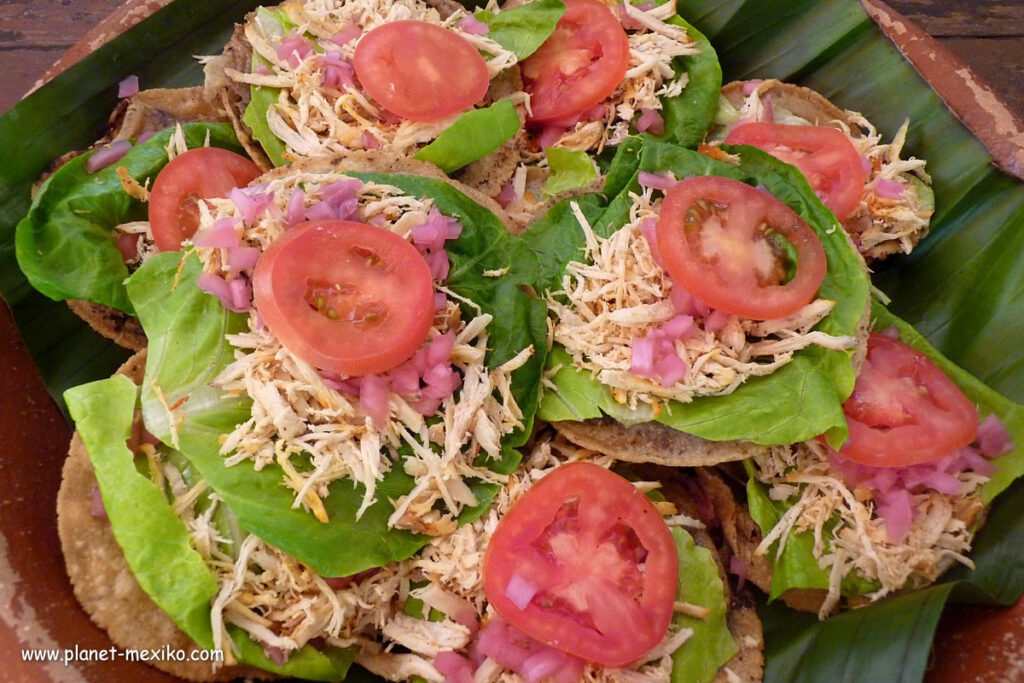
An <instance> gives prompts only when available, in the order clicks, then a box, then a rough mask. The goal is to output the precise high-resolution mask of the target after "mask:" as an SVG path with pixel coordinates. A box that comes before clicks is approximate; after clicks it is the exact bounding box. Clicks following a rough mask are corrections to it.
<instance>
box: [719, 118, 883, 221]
mask: <svg viewBox="0 0 1024 683" xmlns="http://www.w3.org/2000/svg"><path fill="white" fill-rule="evenodd" d="M725 142H726V144H730V145H753V146H754V147H757V148H759V149H762V150H764V151H765V152H768V153H769V154H771V155H772V156H774V157H776V158H778V159H781V160H782V161H785V162H786V163H787V164H793V165H794V166H796V167H797V168H799V169H800V172H801V173H803V174H804V176H805V177H806V178H807V182H808V183H810V186H811V188H812V189H813V190H814V192H815V194H817V195H818V197H819V198H820V199H821V201H822V203H823V204H825V206H827V207H828V208H829V209H831V211H832V213H834V214H835V215H836V219H838V220H839V221H840V222H842V221H844V220H846V217H847V216H849V215H850V214H851V213H852V212H853V210H854V209H856V208H857V205H858V204H860V199H861V197H862V196H863V195H864V183H865V182H867V171H865V170H864V162H863V160H862V159H861V155H860V153H859V152H858V151H857V149H856V148H855V147H854V146H853V143H852V142H850V138H848V137H847V136H846V134H845V133H843V132H842V131H841V130H839V129H838V128H832V127H831V126H790V125H784V124H781V123H768V122H754V123H745V124H743V125H742V126H737V127H736V128H733V129H732V131H730V133H729V135H728V136H726V138H725Z"/></svg>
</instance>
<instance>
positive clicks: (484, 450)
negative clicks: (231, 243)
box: [197, 172, 532, 535]
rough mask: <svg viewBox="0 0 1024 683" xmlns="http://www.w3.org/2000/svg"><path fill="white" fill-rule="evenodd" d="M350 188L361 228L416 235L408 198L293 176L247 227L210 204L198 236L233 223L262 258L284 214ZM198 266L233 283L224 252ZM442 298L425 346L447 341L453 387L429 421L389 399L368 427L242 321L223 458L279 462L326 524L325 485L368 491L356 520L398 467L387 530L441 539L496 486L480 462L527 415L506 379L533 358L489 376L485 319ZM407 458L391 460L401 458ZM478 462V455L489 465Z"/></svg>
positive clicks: (228, 206)
mask: <svg viewBox="0 0 1024 683" xmlns="http://www.w3.org/2000/svg"><path fill="white" fill-rule="evenodd" d="M345 181H348V182H355V184H356V185H358V186H359V189H358V191H355V196H356V200H357V203H358V208H357V212H358V219H359V220H362V221H365V222H368V223H372V224H375V225H378V226H380V227H381V228H382V229H389V230H392V231H394V232H396V233H398V234H401V235H403V236H405V237H406V238H408V237H409V236H410V234H411V231H412V229H413V228H414V227H416V226H418V225H420V224H422V223H423V222H424V221H425V220H426V219H427V216H428V215H429V213H430V211H431V208H432V204H431V201H430V200H429V199H420V198H416V197H410V196H407V195H405V194H404V193H402V191H401V190H399V189H398V188H396V187H392V186H388V185H380V184H377V183H359V182H358V181H352V179H350V178H346V177H345V176H341V175H338V174H330V173H326V174H316V173H300V172H296V173H292V174H290V175H288V176H287V177H284V178H278V179H275V180H272V181H270V182H269V183H267V184H266V185H265V186H264V187H263V188H262V192H263V193H264V197H268V198H269V201H270V202H271V203H270V204H269V205H268V208H266V209H265V210H264V211H263V212H262V213H261V214H260V216H259V218H258V219H256V220H254V221H251V224H250V225H246V224H245V223H244V221H242V220H236V219H240V218H241V212H240V210H239V208H238V207H237V206H236V204H235V202H234V201H232V200H228V199H221V200H212V201H211V206H209V207H203V208H202V209H201V212H200V213H201V215H200V227H201V228H207V227H209V226H212V225H214V224H216V223H217V221H219V220H222V219H230V220H233V221H235V223H236V225H237V226H238V227H237V228H236V230H238V231H239V233H240V234H239V237H240V239H241V240H242V241H243V243H245V244H248V245H250V246H253V247H256V248H258V249H259V250H260V251H262V250H264V249H266V248H267V247H268V246H269V245H270V244H271V243H273V241H274V240H275V239H277V237H279V236H280V235H281V234H283V232H284V230H285V229H286V227H287V226H286V223H285V221H284V220H283V217H284V216H286V215H287V213H288V211H289V206H291V207H292V209H293V210H294V209H295V204H292V202H293V201H297V200H301V201H302V202H304V206H311V205H313V203H315V202H318V201H319V198H318V192H319V191H320V190H321V189H322V188H324V187H327V186H329V185H332V184H336V183H339V182H345ZM197 251H198V252H199V254H200V257H201V258H202V259H203V261H204V264H205V265H204V267H205V268H206V269H207V270H208V271H211V272H214V273H218V274H227V275H228V276H231V271H230V269H229V268H228V265H227V261H228V259H227V258H225V256H224V254H223V253H222V252H223V250H222V249H218V248H198V249H197ZM436 287H437V290H436V291H437V292H438V293H439V294H445V301H446V303H445V306H444V308H442V309H440V310H438V311H437V312H436V313H435V317H434V323H433V326H432V328H431V330H430V332H429V336H428V341H427V343H429V341H430V340H432V339H434V338H437V337H439V336H442V335H445V334H450V335H452V336H453V337H454V339H455V344H454V348H453V350H452V352H451V354H450V358H449V360H450V361H451V364H452V367H453V368H455V369H456V371H457V372H458V374H459V376H460V378H461V386H460V388H459V389H457V390H456V391H455V392H454V393H453V394H452V395H450V396H448V397H446V398H444V399H443V400H442V402H441V405H440V407H439V409H438V410H437V412H436V413H435V414H434V415H423V414H421V413H420V412H419V410H417V409H416V407H415V406H414V405H412V404H411V400H412V399H411V398H410V397H409V396H408V395H400V394H397V393H390V394H389V396H388V408H387V419H386V420H385V421H384V424H376V422H375V421H374V420H372V419H371V418H370V417H369V416H368V415H367V414H366V412H365V411H364V410H363V409H362V408H361V407H360V403H359V400H358V397H357V395H356V393H353V392H354V391H355V390H351V389H349V390H345V386H344V384H343V382H344V380H345V379H346V378H334V377H330V376H328V375H325V374H323V373H320V372H318V371H317V370H316V369H315V368H313V367H312V366H310V365H309V364H308V363H306V362H304V361H303V360H301V359H300V358H298V357H296V356H295V355H293V354H292V353H290V352H289V351H288V349H287V348H285V347H284V346H283V345H282V344H281V342H280V341H279V340H278V339H277V338H276V337H275V336H274V334H273V333H272V332H271V331H270V329H268V328H267V327H265V326H263V325H262V324H261V322H260V317H259V313H258V311H255V310H254V311H252V312H251V313H250V315H249V329H248V330H247V331H245V332H242V333H240V334H234V335H229V336H228V341H229V343H230V344H231V345H232V346H234V347H235V349H236V354H235V360H234V361H233V362H232V363H230V364H229V365H228V366H227V367H226V368H225V369H224V370H223V371H222V372H221V374H220V375H219V376H218V377H217V378H216V379H215V380H214V385H215V386H217V387H220V388H221V389H223V390H224V391H226V392H228V393H229V394H234V395H245V396H248V397H250V398H251V399H252V401H253V403H252V409H251V416H250V418H249V419H248V420H246V421H245V422H243V423H242V424H240V425H238V426H237V427H236V428H235V430H234V431H233V432H231V433H230V434H228V435H226V436H225V437H223V439H222V444H221V453H222V454H223V455H224V456H225V457H226V462H227V463H228V464H229V465H236V464H238V463H240V462H242V461H251V462H252V463H253V465H254V466H255V467H256V468H257V469H262V468H264V467H266V466H267V465H269V464H277V465H279V466H280V467H281V468H282V469H283V470H284V482H283V483H284V484H285V485H286V486H288V487H289V488H290V489H291V490H292V491H294V492H295V503H294V506H295V507H300V506H301V507H304V508H306V509H308V510H310V511H311V512H312V513H313V514H314V515H316V516H317V518H318V519H320V520H321V521H324V522H326V521H328V519H327V513H326V511H325V508H324V506H323V503H322V500H323V499H324V498H325V497H327V495H328V494H329V487H330V485H331V484H332V483H333V482H335V481H338V480H340V479H347V480H350V481H354V482H357V483H359V484H361V485H362V486H363V487H364V489H363V490H364V495H363V500H362V505H361V507H360V509H359V511H358V514H360V515H361V514H362V513H363V512H364V511H365V510H366V509H367V508H368V507H369V506H370V505H372V504H373V503H374V502H375V501H376V499H377V498H376V488H377V482H378V481H379V480H380V479H381V478H383V477H384V475H385V474H386V473H387V472H388V471H389V470H390V468H391V467H393V466H394V465H395V463H401V466H402V467H403V468H404V470H405V472H406V473H407V474H409V475H410V476H412V477H413V478H414V479H415V482H416V483H415V487H414V489H413V491H412V492H411V493H410V494H408V495H407V496H403V497H402V498H399V499H398V500H396V501H392V502H393V504H394V507H395V512H394V514H393V515H392V517H391V524H392V526H395V527H400V528H406V529H413V530H416V531H419V532H422V533H428V534H431V535H439V534H443V533H449V532H450V531H451V530H452V529H453V528H454V526H455V518H456V517H457V516H458V514H459V512H460V511H461V510H462V509H463V508H464V507H466V506H473V505H476V503H477V500H476V498H475V496H474V495H473V493H472V491H471V490H470V488H469V487H468V486H467V484H466V483H465V481H466V480H467V479H478V480H481V481H485V482H496V483H501V482H502V481H503V480H504V476H503V475H500V474H497V473H495V472H492V471H491V470H490V469H488V468H487V467H486V462H494V461H496V460H498V459H500V458H501V439H502V437H504V436H505V435H508V434H510V433H511V432H513V431H514V430H516V429H520V428H522V426H523V421H522V418H523V415H522V412H521V411H520V409H519V407H518V405H516V402H515V400H514V398H513V397H512V391H511V384H510V379H509V378H510V375H511V373H512V372H513V371H515V370H516V369H518V368H519V367H521V366H522V365H523V364H524V363H525V362H527V361H528V360H529V358H530V356H531V355H532V349H531V348H527V349H524V350H523V351H522V352H521V353H520V354H518V355H517V356H515V357H514V358H512V359H510V360H508V361H507V362H506V363H505V364H503V365H502V366H500V367H497V368H491V369H487V368H485V366H484V364H483V363H484V357H485V354H486V352H487V346H488V338H489V337H488V333H487V327H488V325H489V323H490V322H491V316H490V315H487V314H484V313H482V312H480V311H479V308H477V309H476V310H477V314H476V315H475V316H474V317H472V318H470V319H468V320H466V319H464V318H463V314H462V310H463V308H462V307H460V304H462V305H463V306H465V307H469V308H474V307H476V305H475V304H473V302H471V301H469V300H465V299H461V300H460V299H459V298H457V297H456V296H455V295H454V293H452V292H450V291H448V290H446V289H444V288H443V287H441V286H440V285H437V286H436ZM400 450H402V451H408V454H407V455H405V456H403V457H399V451H400ZM478 455H484V456H486V457H485V458H484V461H485V464H480V463H479V462H478V458H477V456H478Z"/></svg>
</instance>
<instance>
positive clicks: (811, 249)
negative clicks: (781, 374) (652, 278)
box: [656, 176, 828, 320]
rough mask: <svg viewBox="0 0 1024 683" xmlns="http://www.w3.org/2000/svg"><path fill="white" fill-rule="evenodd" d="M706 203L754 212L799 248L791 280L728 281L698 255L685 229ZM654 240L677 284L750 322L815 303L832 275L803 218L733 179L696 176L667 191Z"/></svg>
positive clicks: (780, 314)
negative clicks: (771, 282) (698, 206)
mask: <svg viewBox="0 0 1024 683" xmlns="http://www.w3.org/2000/svg"><path fill="white" fill-rule="evenodd" d="M702 199H703V200H709V201H711V202H714V203H718V204H725V205H726V206H727V207H729V206H731V205H732V204H733V203H737V204H738V203H739V202H743V204H744V205H746V206H749V207H752V208H753V209H754V211H755V212H757V219H758V221H761V222H765V223H768V224H769V225H770V226H771V227H772V228H774V229H776V230H777V231H778V232H780V233H781V234H782V236H783V237H784V238H785V239H787V240H788V241H789V243H790V244H792V245H793V247H795V248H796V250H797V256H798V264H797V271H796V274H795V275H794V276H793V278H792V279H790V280H789V281H788V282H785V283H784V284H776V285H758V284H756V283H753V282H751V281H749V280H748V281H732V280H727V279H724V278H723V275H722V274H721V273H720V272H719V269H717V268H715V267H714V265H713V264H710V263H707V262H706V261H704V260H702V259H701V258H700V256H699V255H698V254H695V253H694V252H693V251H692V250H691V249H690V244H689V239H688V238H687V237H686V235H685V228H684V227H682V226H683V225H684V221H685V217H686V215H687V212H688V211H689V210H690V208H691V207H692V206H693V205H694V203H695V202H697V201H700V200H702ZM744 208H745V207H744ZM751 215H752V216H753V215H754V214H751ZM656 240H657V246H658V251H659V252H660V254H661V257H662V259H663V261H664V262H665V269H666V271H667V272H668V274H669V275H670V276H671V277H672V279H673V280H674V281H675V282H676V283H677V284H678V285H680V286H682V287H683V288H684V289H686V290H687V291H688V292H689V293H690V294H692V295H694V296H696V297H697V298H699V299H700V300H702V301H704V302H705V303H707V304H708V305H709V306H711V307H712V308H715V309H718V310H721V311H723V312H725V313H729V314H732V315H737V316H740V317H744V318H749V319H752V320H772V319H777V318H783V317H786V316H788V315H792V314H794V313H796V312H797V311H799V310H800V309H801V308H803V306H805V305H806V304H808V303H809V302H810V301H812V300H813V299H814V296H815V294H816V293H817V291H818V288H819V287H820V286H821V283H822V282H823V281H824V279H825V275H826V273H827V271H828V260H827V257H826V254H825V250H824V247H823V246H822V244H821V240H820V239H818V236H817V234H816V233H815V232H814V230H813V229H812V228H811V227H810V226H809V225H808V224H807V222H806V221H804V220H803V218H801V217H800V216H799V215H798V214H797V213H796V212H795V211H793V210H792V209H790V208H789V207H788V206H786V205H785V204H784V203H783V202H782V201H781V200H779V199H777V198H776V197H774V196H772V195H770V194H768V193H767V192H764V191H761V190H758V189H755V188H753V187H751V186H750V185H747V184H746V183H743V182H741V181H739V180H734V179H732V178H725V177H720V176H692V177H690V178H686V179H684V180H681V181H679V182H678V183H676V184H675V185H674V186H673V187H672V188H670V189H669V190H667V191H666V194H665V199H664V200H663V202H662V205H661V212H660V215H659V217H658V224H657V229H656Z"/></svg>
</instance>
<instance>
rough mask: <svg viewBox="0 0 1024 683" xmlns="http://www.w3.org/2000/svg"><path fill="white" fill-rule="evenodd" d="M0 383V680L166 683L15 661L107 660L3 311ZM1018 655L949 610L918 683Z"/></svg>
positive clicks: (991, 106) (27, 370) (988, 617)
mask: <svg viewBox="0 0 1024 683" xmlns="http://www.w3.org/2000/svg"><path fill="white" fill-rule="evenodd" d="M167 2H168V0H131V1H129V2H127V3H125V4H124V5H123V6H121V7H118V8H117V9H116V10H115V11H114V12H113V14H111V15H109V16H108V17H106V18H105V19H104V20H103V21H102V22H101V23H100V24H99V25H98V26H96V27H95V28H94V29H92V30H91V31H90V32H89V33H88V35H86V36H85V38H83V39H82V40H81V42H79V43H78V44H77V45H76V46H75V47H74V48H73V49H72V50H71V51H70V52H68V53H67V54H66V55H64V56H63V57H62V58H61V59H60V60H59V61H58V62H57V63H56V64H55V65H54V67H53V68H52V69H51V71H50V74H52V73H56V71H59V70H60V69H62V68H65V67H66V66H68V65H70V64H73V63H74V62H75V61H76V60H77V59H79V58H81V57H82V56H84V55H85V54H87V53H88V52H89V51H91V50H93V49H96V48H97V47H98V46H99V45H101V44H102V42H103V41H104V40H106V39H107V38H109V37H110V36H112V35H116V34H117V33H119V32H121V31H124V30H126V29H127V28H128V27H130V26H131V25H133V24H134V23H135V22H136V21H138V20H139V19H140V18H142V17H144V16H147V15H148V14H149V13H151V12H152V11H154V10H155V9H158V8H159V7H160V6H162V5H164V4H167ZM904 4H908V3H904ZM910 4H915V3H910ZM935 4H938V3H935ZM997 4H999V3H997ZM1002 4H1006V3H1002ZM866 6H867V7H868V9H869V12H870V13H871V14H872V16H873V18H874V19H875V20H876V22H877V23H878V24H879V26H880V27H881V28H882V29H883V31H885V32H886V33H887V34H888V35H890V37H893V38H894V40H895V41H896V42H897V44H898V45H899V46H900V47H901V49H902V50H903V51H904V53H905V54H906V56H907V57H908V59H909V60H910V61H911V62H912V63H914V64H915V66H917V68H918V69H919V70H920V71H921V72H922V75H923V76H924V77H925V78H926V79H927V80H928V81H929V82H931V83H932V84H933V86H934V87H936V89H937V90H938V91H939V93H940V94H941V95H942V96H943V97H944V98H945V99H946V101H947V104H949V105H950V107H951V108H952V109H953V111H954V113H956V114H957V115H958V116H959V117H960V118H961V119H962V120H963V121H964V122H965V123H966V124H967V125H968V126H969V127H970V128H971V129H972V130H973V131H974V132H975V134H976V135H978V137H979V139H980V140H981V141H982V142H983V143H985V144H986V145H987V146H988V147H989V148H990V151H991V152H992V154H993V157H994V158H995V159H996V160H997V162H998V163H999V165H1000V166H1001V167H1002V168H1003V169H1005V170H1007V171H1008V172H1010V173H1012V174H1014V175H1017V176H1018V177H1024V128H1022V127H1021V125H1020V123H1019V122H1018V121H1017V120H1016V119H1015V118H1014V116H1013V114H1012V113H1011V110H1010V109H1009V108H1007V107H1006V106H1004V105H1003V104H1002V103H1001V101H1000V100H999V98H998V97H996V96H994V95H993V94H992V92H991V91H990V90H987V89H986V88H985V86H984V85H983V84H982V83H980V82H979V81H978V80H976V79H975V78H974V76H973V75H972V74H971V73H970V71H968V70H966V69H964V68H963V66H962V64H961V63H960V62H959V61H958V60H957V59H956V58H955V57H953V56H952V55H951V54H950V53H948V52H947V51H945V50H943V49H942V48H941V47H939V46H938V45H937V44H936V42H935V41H934V40H933V39H931V38H930V37H929V36H928V35H927V34H925V33H924V32H923V31H921V30H920V29H918V28H917V27H916V26H914V25H913V24H911V23H910V22H908V21H906V20H904V19H903V18H901V17H899V16H898V15H895V14H894V13H892V12H891V11H890V10H889V9H888V8H886V7H885V6H883V5H880V4H874V3H872V4H870V5H866ZM1019 47H1020V46H1016V48H1019ZM1016 48H1015V49H1016ZM1019 87H1020V85H1019V84H1018V89H1019ZM1011 94H1012V93H1011ZM0 375H2V389H3V390H2V391H0V449H2V452H0V482H3V488H2V493H0V672H2V673H0V678H2V679H3V680H5V681H32V682H34V681H44V680H53V681H82V680H86V681H128V680H146V681H163V680H167V681H170V680H172V679H170V678H169V677H167V676H165V675H163V674H161V673H159V672H157V671H156V670H155V669H152V668H150V667H148V666H145V665H143V664H133V663H128V662H125V661H123V660H121V659H115V660H114V661H106V662H103V661H96V662H76V663H75V664H73V665H71V666H66V665H64V664H63V663H60V662H50V663H46V662H29V661H24V660H23V658H22V651H23V650H24V649H28V648H35V649H44V650H62V651H63V650H64V649H66V648H67V649H71V650H74V649H75V648H76V647H77V648H78V649H79V650H80V651H85V650H93V651H96V652H99V651H102V650H104V649H106V650H109V649H110V647H111V644H110V641H109V639H108V638H107V636H106V634H105V633H104V632H102V631H101V630H99V629H98V628H96V627H95V626H94V625H93V624H92V623H91V622H90V621H89V619H88V617H87V616H86V615H85V613H84V612H82V610H81V609H80V608H79V607H78V605H77V602H76V601H75V599H74V596H73V595H72V592H71V587H70V585H69V584H68V580H67V577H66V574H65V573H64V566H63V559H62V557H61V554H60V544H59V542H58V539H57V532H56V524H55V518H54V501H55V498H56V493H57V487H58V485H59V482H60V472H61V466H62V463H63V460H64V457H65V454H66V452H67V444H68V441H69V439H70V435H71V430H70V427H69V426H68V424H67V423H66V421H65V420H64V418H63V416H62V415H61V414H60V412H59V410H58V409H57V407H56V406H55V404H54V403H53V402H52V400H51V399H50V397H49V395H48V393H47V391H46V388H45V385H44V383H43V381H42V378H41V377H40V375H39V372H38V371H37V369H36V367H35V365H34V364H33V361H32V359H31V357H30V356H29V354H28V352H27V351H26V349H25V347H24V344H23V343H22V341H21V339H20V337H19V336H18V332H17V329H16V327H15V325H14V322H13V320H12V317H11V314H10V311H9V309H8V308H7V306H6V305H0ZM13 455H16V456H17V457H12V456H13ZM1022 652H1024V603H1019V604H1018V605H1016V606H1015V607H1014V608H1011V609H1009V610H992V609H983V608H966V609H963V608H961V609H955V610H951V614H947V616H946V618H945V619H944V620H943V623H942V625H941V626H940V633H939V637H938V638H937V640H936V647H935V654H934V664H933V666H932V668H931V669H930V672H929V677H928V680H929V681H930V682H931V683H940V682H945V681H960V682H966V681H1009V680H1024V663H1022V661H1021V653H1022Z"/></svg>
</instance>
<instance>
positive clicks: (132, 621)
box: [57, 351, 270, 681]
mask: <svg viewBox="0 0 1024 683" xmlns="http://www.w3.org/2000/svg"><path fill="white" fill-rule="evenodd" d="M145 364H146V353H145V351H142V352H140V353H137V354H135V355H134V356H132V357H131V358H130V359H128V361H127V362H126V363H125V364H124V365H122V366H121V367H120V368H119V369H118V373H119V374H122V375H126V376H128V377H130V378H131V379H133V380H135V381H136V382H140V381H142V373H143V371H144V369H145ZM95 488H96V478H95V476H94V474H93V468H92V463H91V462H90V461H89V455H88V453H86V451H85V447H84V446H83V445H82V441H81V439H80V438H79V437H78V434H77V433H76V434H75V436H74V438H73V439H72V441H71V448H70V451H69V453H68V459H67V460H66V461H65V462H64V472H63V479H62V480H61V486H60V491H59V492H58V494H57V531H58V533H59V535H60V540H61V549H62V551H63V553H64V562H65V566H66V567H67V572H68V577H69V578H70V579H71V585H72V587H73V588H74V591H75V597H76V598H78V601H79V602H80V603H81V605H82V607H83V608H84V609H85V611H86V612H87V613H88V614H89V617H90V618H91V619H92V620H93V622H94V623H95V624H96V625H97V626H99V627H100V628H102V629H104V630H105V631H106V632H107V633H108V634H109V635H110V639H111V640H112V641H113V643H114V644H115V645H116V646H117V647H118V648H120V649H122V650H125V649H129V648H134V649H139V650H157V649H160V648H164V647H170V648H171V649H172V650H177V649H181V650H186V651H191V650H198V649H199V648H198V646H197V645H196V644H195V643H194V642H193V641H192V640H191V639H190V638H189V637H188V636H187V635H185V634H184V633H183V632H182V631H181V630H180V629H179V628H178V627H177V626H176V625H175V624H174V622H173V621H171V618H170V617H169V616H167V614H166V613H165V612H164V611H163V610H161V609H160V608H159V607H157V605H156V604H155V603H154V602H153V601H152V600H151V599H150V598H149V596H148V595H146V593H145V592H144V591H143V590H142V588H140V587H139V584H138V582H137V581H136V580H135V576H134V575H133V574H132V571H131V569H129V567H128V563H127V562H126V561H125V559H124V554H123V553H122V551H121V547H120V546H119V545H118V544H117V541H116V540H115V538H114V534H113V531H111V528H110V523H109V522H108V520H107V519H106V518H101V517H96V516H94V515H93V514H92V512H91V509H92V499H93V491H94V489H95ZM186 658H187V655H186ZM153 664H154V665H155V666H157V667H158V668H159V669H161V670H163V671H166V672H167V673H169V674H172V675H174V676H179V677H181V678H186V679H189V680H195V681H200V680H202V681H227V680H233V679H235V678H238V677H242V676H250V677H252V676H256V677H260V678H267V677H269V676H270V674H268V673H267V672H265V671H260V670H259V669H254V668H252V667H241V666H226V667H221V668H220V669H218V670H216V671H214V670H213V669H212V668H211V665H210V664H209V663H204V662H190V661H182V662H177V661H165V660H156V661H154V662H153Z"/></svg>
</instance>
